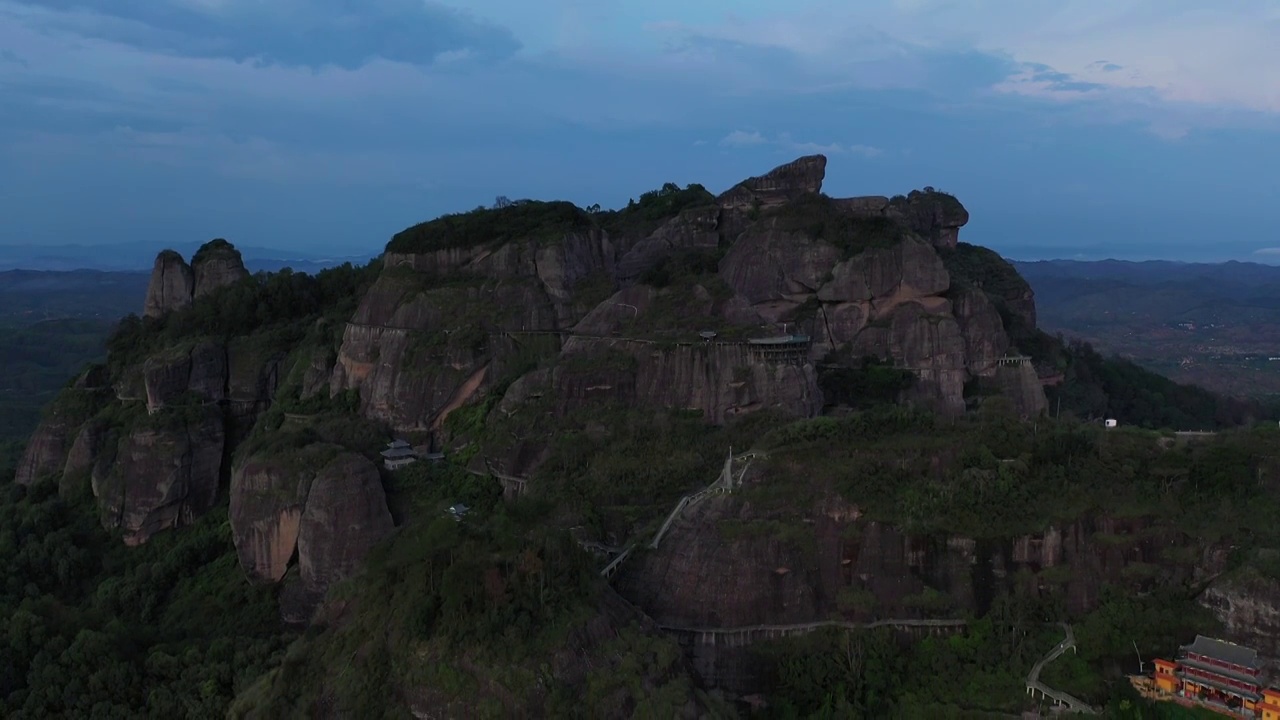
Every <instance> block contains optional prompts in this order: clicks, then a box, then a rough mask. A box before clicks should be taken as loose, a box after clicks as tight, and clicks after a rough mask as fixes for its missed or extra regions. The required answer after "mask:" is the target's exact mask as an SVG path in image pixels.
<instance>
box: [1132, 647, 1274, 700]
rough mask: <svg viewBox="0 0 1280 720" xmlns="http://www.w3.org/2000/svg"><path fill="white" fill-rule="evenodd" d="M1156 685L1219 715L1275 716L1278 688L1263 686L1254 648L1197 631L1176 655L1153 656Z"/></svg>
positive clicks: (1158, 689) (1167, 693) (1160, 691)
mask: <svg viewBox="0 0 1280 720" xmlns="http://www.w3.org/2000/svg"><path fill="white" fill-rule="evenodd" d="M1152 680H1153V684H1154V686H1155V691H1156V693H1157V694H1159V695H1164V696H1170V697H1171V699H1175V700H1177V701H1178V702H1183V703H1187V702H1190V703H1195V704H1196V705H1199V706H1201V707H1204V708H1206V709H1209V710H1213V711H1215V712H1220V713H1223V714H1224V715H1232V716H1235V717H1245V718H1262V720H1280V690H1276V689H1274V688H1269V687H1265V685H1266V683H1265V681H1264V679H1263V677H1262V667H1261V664H1260V663H1259V662H1258V653H1257V651H1256V650H1253V649H1251V648H1247V647H1244V646H1242V645H1236V644H1235V643H1229V642H1226V641H1223V640H1216V639H1214V638H1209V637H1205V636H1203V635H1197V636H1196V640H1195V642H1193V643H1191V644H1190V645H1184V646H1182V647H1181V648H1179V649H1178V657H1177V659H1176V660H1165V659H1163V658H1160V659H1157V660H1156V661H1155V672H1154V673H1152Z"/></svg>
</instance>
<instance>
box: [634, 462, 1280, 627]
mask: <svg viewBox="0 0 1280 720" xmlns="http://www.w3.org/2000/svg"><path fill="white" fill-rule="evenodd" d="M752 482H760V483H768V482H770V480H769V477H768V475H767V474H766V473H755V472H754V471H753V472H752V473H751V474H750V475H749V477H748V483H749V484H751V483H752ZM801 497H802V496H801ZM1188 542H1189V540H1188V539H1187V538H1186V537H1185V536H1184V535H1182V534H1181V533H1179V532H1178V531H1177V530H1176V529H1173V528H1162V527H1157V526H1152V525H1151V524H1150V523H1148V522H1146V521H1143V520H1140V519H1116V518H1109V517H1086V518H1082V519H1080V520H1078V521H1076V522H1073V523H1070V524H1064V525H1056V526H1052V527H1049V528H1047V529H1046V530H1045V531H1044V532H1042V533H1037V534H1035V535H1026V536H1021V537H1010V538H1000V539H975V538H969V537H963V536H955V535H940V534H928V535H926V534H913V533H908V532H904V531H903V530H901V529H899V528H896V527H894V526H892V525H889V524H885V523H880V522H873V521H868V520H866V519H864V518H863V517H862V515H861V513H860V511H859V510H858V508H857V507H855V506H852V505H850V504H848V503H846V502H844V501H843V500H841V499H839V498H838V497H830V496H820V497H817V498H815V499H813V500H811V501H808V502H806V503H805V504H804V505H801V506H796V507H792V508H789V509H788V510H787V511H786V512H779V511H766V510H764V509H762V508H760V507H758V506H756V505H755V504H754V503H752V502H750V501H749V500H746V499H743V496H738V495H713V496H711V497H708V498H706V499H704V500H702V501H701V502H700V503H699V504H698V505H696V506H694V507H693V508H691V509H690V510H688V511H686V512H685V513H684V514H683V515H682V516H681V518H680V519H678V520H677V521H676V523H675V524H674V525H673V526H672V528H671V529H670V530H669V531H668V533H667V535H666V536H664V537H663V539H662V543H661V545H660V546H659V548H658V549H657V550H654V551H651V552H649V553H646V554H645V555H643V556H640V557H639V558H637V559H635V560H632V561H629V562H628V565H627V566H626V567H625V568H624V569H623V572H622V574H621V575H620V576H619V580H618V581H617V583H616V584H617V586H618V588H619V592H621V593H622V594H623V595H624V596H625V597H627V598H629V599H631V600H632V601H633V602H635V603H636V604H637V605H639V606H640V607H641V608H642V609H644V610H645V611H646V612H647V613H649V614H650V615H651V616H652V617H653V618H654V619H655V620H656V621H657V622H658V623H659V624H663V625H669V626H675V627H693V628H700V627H701V628H711V627H744V626H751V625H762V624H763V625H777V624H788V623H806V622H813V621H818V620H824V619H831V618H833V617H834V618H843V619H847V620H851V621H859V622H861V621H868V620H875V619H879V618H913V617H922V616H944V617H946V616H950V617H956V616H963V615H965V614H967V613H969V614H978V615H981V614H982V613H984V612H985V611H986V610H987V606H988V604H989V603H990V601H991V600H992V598H994V597H995V596H996V595H998V594H999V592H1000V589H1001V588H1002V587H1003V588H1009V589H1012V587H1013V586H1014V584H1017V583H1024V584H1025V586H1023V587H1022V589H1023V590H1024V591H1027V592H1031V593H1051V592H1052V593H1054V594H1060V595H1061V596H1063V597H1064V598H1065V600H1066V606H1067V609H1068V610H1069V611H1070V612H1072V613H1075V614H1080V613H1084V612H1087V611H1089V610H1091V609H1093V608H1094V607H1097V605H1098V603H1099V602H1100V601H1101V598H1102V589H1103V587H1104V586H1107V585H1114V586H1118V587H1128V588H1131V589H1132V590H1134V591H1135V592H1136V591H1141V590H1142V589H1144V588H1146V587H1148V584H1149V583H1151V582H1152V581H1153V579H1154V577H1155V575H1153V572H1155V571H1157V570H1158V571H1159V574H1160V576H1161V578H1162V582H1170V583H1175V584H1176V583H1178V582H1184V581H1189V580H1190V579H1191V577H1192V575H1193V572H1194V568H1193V567H1192V565H1191V564H1174V563H1172V562H1170V561H1169V560H1168V559H1167V558H1168V557H1170V555H1169V548H1171V547H1178V546H1180V545H1185V544H1186V543H1188ZM926 588H928V589H929V590H928V591H926ZM928 594H932V595H933V598H934V599H933V600H932V601H930V602H928V603H925V602H923V598H924V597H925V596H926V595H928ZM1267 607H1270V609H1269V610H1268V609H1266V608H1267ZM1247 608H1252V609H1248V610H1247V612H1248V613H1254V615H1249V616H1248V617H1249V618H1251V619H1250V620H1249V622H1250V623H1254V624H1255V626H1256V627H1259V628H1270V627H1274V626H1272V625H1268V624H1267V623H1268V622H1270V620H1265V621H1263V620H1258V618H1259V617H1262V615H1265V614H1266V613H1268V612H1272V613H1273V612H1274V611H1275V607H1274V606H1266V603H1254V604H1253V605H1245V604H1238V608H1237V611H1236V612H1237V613H1238V614H1239V617H1240V618H1241V619H1242V622H1243V621H1244V619H1245V617H1246V609H1247ZM1259 613H1261V614H1259ZM1267 617H1272V616H1267ZM1263 631H1264V630H1260V631H1259V632H1263Z"/></svg>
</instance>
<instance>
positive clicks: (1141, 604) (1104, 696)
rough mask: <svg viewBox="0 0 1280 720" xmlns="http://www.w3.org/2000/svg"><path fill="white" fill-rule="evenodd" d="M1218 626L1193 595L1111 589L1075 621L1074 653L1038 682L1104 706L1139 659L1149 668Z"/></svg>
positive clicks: (1051, 667) (1049, 668) (1048, 667)
mask: <svg viewBox="0 0 1280 720" xmlns="http://www.w3.org/2000/svg"><path fill="white" fill-rule="evenodd" d="M1216 626H1217V623H1216V621H1215V620H1214V619H1213V615H1212V614H1211V613H1210V612H1209V611H1208V610H1206V609H1204V608H1203V607H1201V606H1200V605H1198V604H1197V603H1196V602H1195V600H1194V599H1193V598H1192V597H1191V595H1190V593H1185V592H1177V591H1173V590H1165V591H1163V592H1159V593H1154V594H1147V595H1143V596H1134V595H1133V594H1132V593H1127V592H1124V591H1123V590H1121V589H1119V588H1114V587H1112V588H1107V589H1106V590H1105V594H1104V596H1103V598H1102V602H1101V603H1100V604H1099V607H1098V608H1097V609H1095V610H1093V611H1092V612H1089V613H1088V614H1086V615H1085V616H1084V617H1083V618H1079V619H1078V620H1076V621H1075V625H1074V627H1073V629H1074V631H1075V636H1076V644H1077V646H1078V647H1077V650H1076V652H1068V653H1066V654H1064V655H1062V656H1061V657H1059V658H1058V659H1057V660H1055V661H1054V662H1052V663H1050V664H1048V665H1046V666H1045V667H1044V670H1043V671H1042V672H1041V675H1040V679H1041V680H1042V681H1043V682H1044V683H1045V684H1046V685H1048V686H1049V687H1052V688H1055V689H1058V690H1063V691H1065V692H1068V693H1071V694H1072V695H1075V696H1076V697H1078V698H1080V699H1081V700H1084V701H1086V702H1089V703H1091V704H1094V705H1099V706H1101V705H1105V704H1107V703H1108V702H1109V701H1110V700H1111V699H1112V697H1113V696H1115V695H1117V692H1116V691H1117V689H1118V688H1120V687H1122V686H1128V681H1127V680H1125V678H1124V676H1125V674H1127V673H1136V672H1137V671H1138V656H1139V655H1140V656H1141V657H1142V659H1143V661H1144V662H1145V663H1146V665H1145V669H1146V670H1148V671H1149V670H1150V668H1151V659H1152V658H1154V657H1170V656H1172V654H1173V652H1174V651H1175V650H1176V649H1177V648H1178V646H1179V645H1184V644H1186V643H1187V642H1188V641H1189V640H1190V639H1191V638H1194V637H1195V636H1196V633H1203V632H1206V631H1208V630H1210V629H1212V628H1215V627H1216Z"/></svg>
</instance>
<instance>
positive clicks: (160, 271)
mask: <svg viewBox="0 0 1280 720" xmlns="http://www.w3.org/2000/svg"><path fill="white" fill-rule="evenodd" d="M247 277H249V271H248V270H246V269H245V267H244V261H243V260H242V259H241V257H240V251H239V250H236V249H235V246H234V245H232V244H231V243H229V242H227V241H226V240H223V239H221V238H219V239H217V240H211V241H209V242H207V243H205V244H204V245H203V246H201V247H200V249H199V250H197V251H196V254H195V255H193V256H192V258H191V264H190V265H188V264H187V262H186V261H185V260H183V259H182V256H181V255H179V254H178V253H176V252H174V251H173V250H165V251H163V252H161V253H160V254H159V255H158V256H156V262H155V266H154V267H153V268H152V270H151V282H150V284H149V285H148V286H147V297H146V301H145V302H144V303H143V309H142V314H143V315H144V316H145V317H150V318H158V317H162V316H164V315H166V314H168V313H170V312H173V311H176V310H183V309H185V308H188V307H191V303H192V302H193V301H194V300H195V299H196V298H199V297H204V296H205V295H208V294H209V293H211V292H213V291H214V290H217V289H218V288H221V287H225V286H227V285H232V284H234V283H237V282H239V281H240V280H242V279H244V278H247Z"/></svg>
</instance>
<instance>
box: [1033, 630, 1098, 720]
mask: <svg viewBox="0 0 1280 720" xmlns="http://www.w3.org/2000/svg"><path fill="white" fill-rule="evenodd" d="M1062 629H1063V630H1065V631H1066V633H1067V636H1066V637H1065V638H1063V640H1062V642H1060V643H1058V644H1057V645H1055V646H1054V647H1053V649H1052V650H1050V651H1049V652H1048V653H1046V654H1045V656H1044V657H1042V658H1040V659H1039V660H1037V661H1036V664H1035V665H1033V666H1031V672H1030V673H1028V674H1027V694H1028V695H1030V696H1032V697H1035V696H1036V695H1037V694H1038V695H1039V696H1040V697H1042V698H1047V699H1049V700H1052V701H1053V704H1054V706H1055V707H1058V708H1062V709H1065V710H1066V711H1067V712H1073V713H1084V714H1086V715H1096V714H1097V712H1096V711H1095V710H1094V709H1093V708H1092V707H1090V705H1089V703H1087V702H1085V701H1083V700H1081V699H1080V698H1077V697H1074V696H1072V695H1068V694H1067V693H1065V692H1061V691H1059V690H1054V689H1053V688H1051V687H1049V686H1048V685H1045V684H1044V683H1042V682H1040V671H1041V670H1044V666H1045V665H1048V664H1049V663H1051V662H1053V661H1054V660H1057V659H1058V658H1060V657H1062V655H1063V653H1065V652H1066V651H1068V650H1070V651H1072V652H1075V650H1076V636H1075V633H1074V632H1072V631H1071V626H1070V625H1068V624H1066V623H1062Z"/></svg>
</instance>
